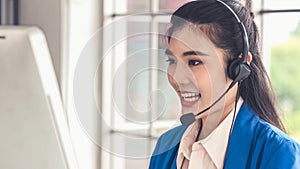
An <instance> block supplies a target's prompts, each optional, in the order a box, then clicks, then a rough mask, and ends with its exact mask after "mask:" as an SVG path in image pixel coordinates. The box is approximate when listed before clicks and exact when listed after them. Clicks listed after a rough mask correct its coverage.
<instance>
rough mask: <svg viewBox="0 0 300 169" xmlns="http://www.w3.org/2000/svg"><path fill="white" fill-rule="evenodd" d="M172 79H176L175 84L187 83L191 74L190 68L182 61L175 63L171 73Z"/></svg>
mask: <svg viewBox="0 0 300 169" xmlns="http://www.w3.org/2000/svg"><path fill="white" fill-rule="evenodd" d="M171 76H172V77H173V79H174V80H175V81H176V83H177V84H188V83H189V81H190V80H189V79H190V78H189V77H190V76H192V74H191V70H190V69H189V67H188V66H187V65H185V64H183V63H177V65H176V67H175V69H174V71H173V74H171Z"/></svg>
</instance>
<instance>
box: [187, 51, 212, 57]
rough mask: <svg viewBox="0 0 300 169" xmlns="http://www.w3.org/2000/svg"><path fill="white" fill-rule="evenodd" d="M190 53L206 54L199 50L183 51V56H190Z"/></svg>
mask: <svg viewBox="0 0 300 169" xmlns="http://www.w3.org/2000/svg"><path fill="white" fill-rule="evenodd" d="M190 55H198V56H207V54H205V53H203V52H200V51H186V52H184V53H183V56H190Z"/></svg>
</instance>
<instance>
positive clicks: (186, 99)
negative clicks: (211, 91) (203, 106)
mask: <svg viewBox="0 0 300 169" xmlns="http://www.w3.org/2000/svg"><path fill="white" fill-rule="evenodd" d="M178 93H179V96H180V101H181V105H182V106H185V107H189V106H192V105H194V104H195V103H197V102H198V100H199V99H200V98H201V94H200V93H198V92H186V91H178Z"/></svg>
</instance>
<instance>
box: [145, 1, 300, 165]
mask: <svg viewBox="0 0 300 169" xmlns="http://www.w3.org/2000/svg"><path fill="white" fill-rule="evenodd" d="M231 10H232V11H231ZM239 21H241V23H239ZM248 45H249V46H248ZM248 48H249V49H248ZM166 55H167V56H168V59H167V62H168V63H169V67H168V79H169V82H170V84H171V86H172V87H173V88H174V89H175V91H176V92H177V93H178V96H179V97H180V100H181V107H182V113H183V114H188V113H190V112H193V114H195V115H196V118H195V119H192V120H195V122H193V123H192V124H191V125H189V126H187V127H186V126H179V127H176V128H174V129H171V130H169V131H167V132H166V133H164V134H163V135H162V136H161V137H160V138H159V140H158V142H157V145H156V148H155V150H154V153H153V155H152V157H151V161H150V166H149V168H150V169H154V168H159V169H161V168H163V169H164V168H189V169H193V168H205V169H215V168H228V169H233V168H237V169H243V168H253V169H254V168H255V169H256V168H261V169H266V168H270V169H276V168H278V169H283V168H288V169H290V168H295V169H296V168H300V146H299V144H298V143H296V142H295V141H294V140H292V139H291V138H290V137H288V136H287V135H286V134H285V133H284V131H285V130H284V127H283V125H282V123H281V121H280V119H279V117H278V114H277V111H276V106H275V101H274V96H273V93H272V90H271V85H270V81H269V79H268V76H267V73H266V71H265V68H264V67H263V64H262V61H261V56H260V52H259V49H258V31H257V27H256V25H255V23H254V21H253V18H252V15H251V14H250V12H249V11H248V10H247V9H245V8H244V7H243V6H242V5H241V4H240V3H238V2H235V1H233V0H228V1H225V3H224V2H222V1H219V0H202V1H192V2H189V3H187V4H185V5H183V6H182V7H180V8H179V9H178V10H177V11H176V12H175V13H174V14H173V15H172V18H171V27H170V28H169V31H168V47H167V49H166ZM241 72H242V73H241ZM198 112H200V113H198ZM192 116H193V117H195V116H194V115H192Z"/></svg>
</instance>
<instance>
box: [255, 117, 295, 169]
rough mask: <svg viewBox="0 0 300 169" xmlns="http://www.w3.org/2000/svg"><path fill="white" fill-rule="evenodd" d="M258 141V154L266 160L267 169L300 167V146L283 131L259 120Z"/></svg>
mask: <svg viewBox="0 0 300 169" xmlns="http://www.w3.org/2000/svg"><path fill="white" fill-rule="evenodd" d="M256 139H257V141H256V147H259V149H260V151H259V152H260V153H258V154H261V156H263V157H262V158H263V159H265V160H266V161H265V166H266V167H268V168H272V167H275V168H276V167H278V166H286V167H288V166H289V167H288V168H299V167H300V145H299V143H297V141H295V140H294V139H293V138H291V137H290V136H288V135H287V134H286V133H284V132H283V131H281V130H279V129H278V128H276V127H275V126H273V125H272V124H269V123H267V122H265V121H263V120H259V121H258V126H257V134H256ZM264 157H265V158H264Z"/></svg>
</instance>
